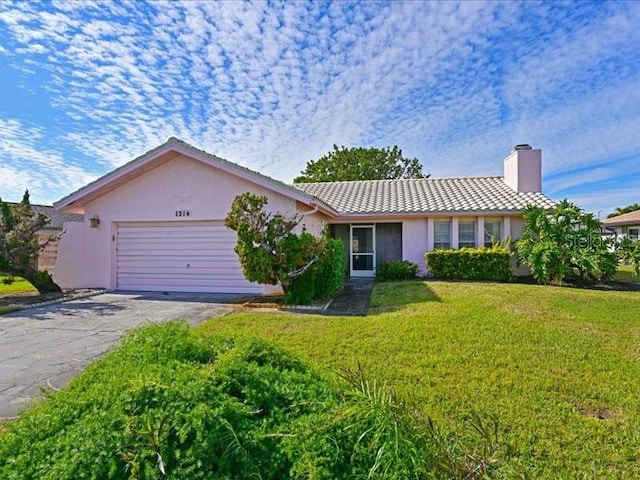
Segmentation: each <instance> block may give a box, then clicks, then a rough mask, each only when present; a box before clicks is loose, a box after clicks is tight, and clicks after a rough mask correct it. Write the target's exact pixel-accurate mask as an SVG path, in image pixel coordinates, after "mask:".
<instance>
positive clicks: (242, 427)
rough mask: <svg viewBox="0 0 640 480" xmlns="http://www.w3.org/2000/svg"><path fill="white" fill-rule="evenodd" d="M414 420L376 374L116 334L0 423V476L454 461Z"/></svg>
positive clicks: (148, 475) (179, 330) (224, 345)
mask: <svg viewBox="0 0 640 480" xmlns="http://www.w3.org/2000/svg"><path fill="white" fill-rule="evenodd" d="M424 426H425V424H424V423H423V422H420V421H417V419H416V417H415V416H413V415H412V414H411V412H410V411H409V410H408V409H407V408H406V405H405V404H404V403H403V402H400V401H399V400H398V399H397V398H396V397H395V395H393V392H392V391H391V390H389V389H388V388H386V387H384V386H381V385H378V384H376V383H375V381H374V382H368V381H366V380H365V379H360V380H355V381H351V382H346V381H338V380H337V379H336V378H335V377H329V376H328V375H327V374H326V373H323V372H321V371H319V370H317V369H315V368H313V367H311V366H310V365H309V364H307V363H305V362H303V361H301V360H299V359H297V358H296V357H294V356H292V355H291V354H289V353H287V352H285V351H284V350H282V349H281V348H279V347H275V346H273V345H270V344H268V343H266V342H264V341H261V340H254V339H238V338H235V339H234V338H229V337H205V336H198V335H196V334H193V333H192V332H191V331H190V330H189V327H188V325H187V324H186V323H184V322H169V323H167V324H164V325H150V326H145V327H142V328H139V329H136V330H133V331H131V332H129V333H128V334H126V335H125V337H124V338H123V340H122V341H121V343H120V346H119V347H118V348H116V349H115V350H113V351H112V352H111V353H110V354H109V355H107V356H106V357H104V358H103V359H101V360H99V361H97V362H96V363H94V364H92V365H90V366H89V367H88V368H87V369H86V370H85V372H83V373H82V374H81V375H80V376H78V377H77V378H76V379H75V380H73V381H72V382H71V383H70V384H69V386H68V387H67V388H65V389H64V390H62V391H61V392H60V393H57V394H50V395H48V398H47V399H46V401H45V402H43V403H42V404H40V405H38V406H36V407H34V408H32V409H30V410H28V411H27V412H25V413H24V414H22V415H21V416H20V418H19V419H18V420H16V421H14V422H11V423H9V424H7V425H6V428H4V429H3V430H0V478H3V479H23V478H26V479H29V478H31V479H36V478H37V479H43V480H47V479H60V478H100V479H133V478H135V479H156V478H167V479H210V478H219V479H222V478H262V479H265V480H266V479H280V478H316V479H330V478H379V479H383V478H432V477H434V476H435V477H438V476H441V477H442V476H443V473H447V472H448V471H450V470H451V464H452V461H453V464H456V463H459V462H461V461H462V460H461V459H460V458H462V457H460V458H458V457H456V458H455V459H453V460H451V459H447V458H444V452H443V451H442V452H441V450H440V447H439V445H440V442H438V437H437V436H436V435H433V432H432V431H431V430H429V429H425V428H423V427H424ZM452 442H454V438H453V437H452V436H451V435H448V439H447V442H446V445H447V451H448V450H450V446H451V445H452V444H453V443H452ZM439 457H441V458H439ZM480 473H482V472H480Z"/></svg>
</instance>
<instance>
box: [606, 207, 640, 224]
mask: <svg viewBox="0 0 640 480" xmlns="http://www.w3.org/2000/svg"><path fill="white" fill-rule="evenodd" d="M602 223H603V224H604V225H605V226H607V227H613V226H616V225H640V210H636V211H635V212H629V213H623V214H622V215H618V216H617V217H611V218H607V219H606V220H603V222H602Z"/></svg>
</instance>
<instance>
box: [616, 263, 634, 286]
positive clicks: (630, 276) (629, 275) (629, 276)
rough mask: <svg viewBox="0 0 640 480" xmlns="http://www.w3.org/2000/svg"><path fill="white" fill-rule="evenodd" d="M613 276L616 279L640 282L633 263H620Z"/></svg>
mask: <svg viewBox="0 0 640 480" xmlns="http://www.w3.org/2000/svg"><path fill="white" fill-rule="evenodd" d="M613 278H614V279H615V280H624V281H626V282H638V283H640V277H636V276H635V275H634V273H633V265H620V266H619V267H618V271H617V272H616V274H615V275H614V277H613Z"/></svg>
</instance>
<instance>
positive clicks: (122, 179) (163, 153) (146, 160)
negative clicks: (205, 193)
mask: <svg viewBox="0 0 640 480" xmlns="http://www.w3.org/2000/svg"><path fill="white" fill-rule="evenodd" d="M179 155H186V156H188V157H190V158H193V159H195V160H199V161H201V162H203V163H206V164H209V165H212V166H215V167H217V168H219V169H221V170H223V171H225V172H227V173H230V174H232V175H235V176H237V177H240V178H243V179H245V180H248V181H250V182H252V183H255V184H258V185H260V186H262V187H264V188H267V189H269V190H272V191H275V192H278V193H280V194H282V195H285V196H287V197H289V198H292V199H294V200H296V201H299V202H302V203H304V204H307V205H311V206H314V207H315V206H316V205H317V206H318V207H319V209H320V210H321V211H324V212H325V213H328V214H330V215H335V214H336V212H335V211H333V210H332V209H331V208H330V207H328V206H327V205H324V204H322V203H321V202H320V201H319V200H318V199H317V198H315V197H313V196H311V195H309V194H307V193H304V192H303V191H301V190H298V189H296V188H293V187H292V186H290V185H287V184H286V183H283V182H280V181H278V180H274V179H273V178H270V177H267V176H266V175H262V174H261V173H258V172H254V171H253V170H250V169H248V168H245V167H242V166H240V165H238V164H235V163H232V162H229V161H227V160H224V159H222V158H220V157H216V156H215V155H212V154H210V153H207V152H205V151H204V150H200V149H198V148H196V147H194V146H193V145H190V144H188V143H186V142H183V141H182V140H179V139H177V138H175V137H171V138H169V140H167V141H166V142H165V143H163V144H162V145H160V146H158V147H156V148H154V149H152V150H149V151H148V152H147V153H145V154H143V155H141V156H139V157H138V158H135V159H134V160H132V161H130V162H129V163H126V164H124V165H122V166H121V167H119V168H117V169H115V170H113V171H112V172H109V173H107V174H106V175H104V176H102V177H100V178H98V179H97V180H95V181H93V182H91V183H89V184H88V185H85V186H84V187H82V188H81V189H79V190H77V191H75V192H73V193H71V194H70V195H67V196H66V197H64V198H63V199H61V200H58V201H57V202H56V203H55V204H54V208H55V209H56V210H63V211H67V212H77V213H80V212H84V205H86V204H87V203H88V202H90V201H92V200H95V199H96V198H99V197H101V196H102V195H105V194H106V193H108V192H110V191H112V190H114V189H116V188H118V187H120V186H122V185H124V184H125V183H128V182H130V181H131V180H133V179H134V178H137V177H139V176H140V175H143V174H144V173H146V172H149V171H150V170H152V169H154V168H156V167H158V166H160V165H162V164H163V163H166V162H168V161H170V160H172V159H173V158H176V157H177V156H179Z"/></svg>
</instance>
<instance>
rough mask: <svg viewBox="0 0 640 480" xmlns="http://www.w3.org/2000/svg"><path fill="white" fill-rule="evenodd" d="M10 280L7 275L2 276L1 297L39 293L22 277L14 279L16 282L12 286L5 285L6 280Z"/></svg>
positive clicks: (0, 276) (0, 280)
mask: <svg viewBox="0 0 640 480" xmlns="http://www.w3.org/2000/svg"><path fill="white" fill-rule="evenodd" d="M5 278H8V277H7V276H5V275H0V296H2V295H17V294H23V293H31V292H34V293H37V292H38V290H36V289H35V288H34V287H33V285H31V284H30V283H29V282H27V281H26V280H25V279H24V278H21V277H13V278H14V281H13V283H10V284H8V285H7V284H5V283H4V279H5Z"/></svg>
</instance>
